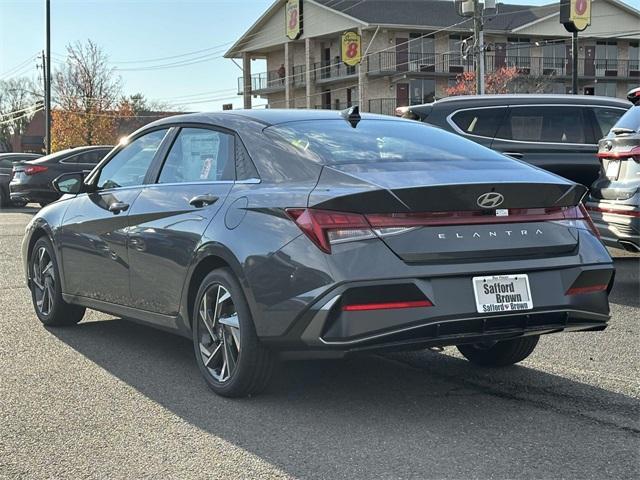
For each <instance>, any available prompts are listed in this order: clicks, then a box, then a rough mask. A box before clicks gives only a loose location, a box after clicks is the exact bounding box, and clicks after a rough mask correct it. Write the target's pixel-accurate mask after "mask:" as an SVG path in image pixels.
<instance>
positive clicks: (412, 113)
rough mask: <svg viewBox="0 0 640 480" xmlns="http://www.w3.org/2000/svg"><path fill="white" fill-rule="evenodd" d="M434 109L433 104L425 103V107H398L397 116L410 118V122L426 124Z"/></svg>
mask: <svg viewBox="0 0 640 480" xmlns="http://www.w3.org/2000/svg"><path fill="white" fill-rule="evenodd" d="M432 109H433V104H432V103H425V104H424V105H412V106H410V107H398V108H396V116H397V117H402V118H408V119H410V120H421V121H423V122H424V121H425V119H426V118H427V117H428V116H429V114H430V113H431V110H432Z"/></svg>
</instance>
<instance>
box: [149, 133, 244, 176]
mask: <svg viewBox="0 0 640 480" xmlns="http://www.w3.org/2000/svg"><path fill="white" fill-rule="evenodd" d="M233 144H234V142H233V136H231V135H229V134H227V133H223V132H218V131H215V130H206V129H202V128H183V129H182V130H180V133H179V134H178V137H177V138H176V140H175V142H173V145H172V146H171V150H170V151H169V155H167V159H166V161H165V162H164V166H163V167H162V171H161V172H160V178H159V180H158V182H159V183H183V182H206V181H221V180H234V179H235V163H234V160H233V158H234V156H233Z"/></svg>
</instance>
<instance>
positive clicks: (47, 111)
mask: <svg viewBox="0 0 640 480" xmlns="http://www.w3.org/2000/svg"><path fill="white" fill-rule="evenodd" d="M45 51H46V59H45V58H43V60H44V62H43V63H44V119H45V120H44V135H45V140H44V146H45V149H46V152H47V155H49V154H50V153H51V6H50V4H49V0H45Z"/></svg>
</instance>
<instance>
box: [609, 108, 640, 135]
mask: <svg viewBox="0 0 640 480" xmlns="http://www.w3.org/2000/svg"><path fill="white" fill-rule="evenodd" d="M615 126H616V127H618V128H628V129H630V130H633V131H634V132H640V106H635V107H631V108H630V109H629V110H627V113H625V114H624V115H623V116H622V117H621V118H620V120H618V123H616V124H615Z"/></svg>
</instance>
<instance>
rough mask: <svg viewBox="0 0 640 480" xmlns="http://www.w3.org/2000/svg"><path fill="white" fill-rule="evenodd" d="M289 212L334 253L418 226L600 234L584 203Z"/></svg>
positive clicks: (319, 244) (302, 210)
mask: <svg viewBox="0 0 640 480" xmlns="http://www.w3.org/2000/svg"><path fill="white" fill-rule="evenodd" d="M286 212H287V214H288V215H289V216H290V217H291V218H292V219H293V220H294V221H295V222H296V224H298V227H300V229H301V230H302V231H303V232H304V233H305V234H306V235H307V237H309V238H310V239H311V241H313V243H315V244H316V245H317V246H318V247H319V248H320V249H321V250H322V251H323V252H326V253H331V245H334V244H337V243H344V242H351V241H356V240H366V239H370V238H376V237H387V236H390V235H396V234H399V233H404V232H407V231H409V230H413V229H415V228H419V227H436V226H453V225H482V224H485V225H491V224H501V223H526V222H554V223H560V224H562V225H566V226H568V227H575V228H582V229H584V230H590V231H591V232H592V233H593V234H594V235H596V236H597V237H598V238H599V237H600V235H599V233H598V229H597V228H596V227H595V225H594V224H593V221H592V220H591V217H590V216H589V214H588V213H587V211H586V210H585V208H584V206H583V205H582V204H581V205H580V206H575V207H549V208H513V209H504V210H501V211H500V214H499V215H498V214H496V212H492V211H485V210H482V211H481V210H468V211H449V212H415V213H414V212H409V213H373V214H364V215H361V214H358V213H347V212H334V211H330V210H316V209H313V208H288V209H287V210H286Z"/></svg>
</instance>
